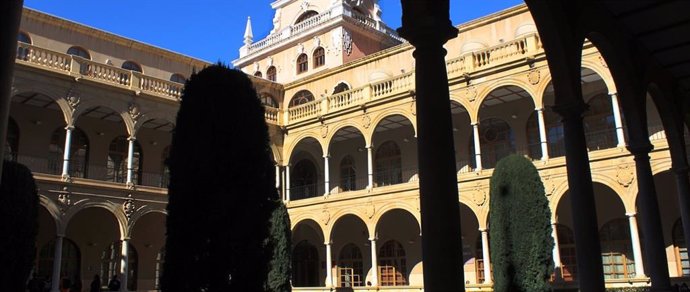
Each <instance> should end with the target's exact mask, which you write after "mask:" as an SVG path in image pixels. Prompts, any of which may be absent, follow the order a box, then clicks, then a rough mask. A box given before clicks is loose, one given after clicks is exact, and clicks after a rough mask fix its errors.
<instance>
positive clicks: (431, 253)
mask: <svg viewBox="0 0 690 292" xmlns="http://www.w3.org/2000/svg"><path fill="white" fill-rule="evenodd" d="M449 10H450V7H449V1H448V0H438V1H424V0H402V11H403V13H402V24H403V26H402V28H400V29H398V32H399V34H400V35H401V36H402V37H403V38H405V39H407V40H409V41H410V43H412V45H413V46H414V47H415V51H414V53H413V56H414V58H415V62H416V74H415V82H416V94H417V96H416V109H417V145H418V149H417V154H418V157H419V192H420V213H421V217H422V218H421V223H422V228H421V230H422V232H423V236H422V260H423V261H424V291H427V292H439V291H443V292H448V291H464V287H465V279H464V274H463V261H462V252H460V251H462V243H461V232H460V204H459V203H458V182H457V176H456V173H455V150H454V147H453V131H452V123H451V113H450V102H448V101H449V100H450V96H449V94H448V75H447V74H446V62H445V59H444V57H445V55H446V50H445V49H444V48H443V44H445V43H446V41H448V40H449V39H452V38H454V37H456V36H457V34H458V30H457V29H456V28H455V27H453V26H452V25H451V23H450V20H449V17H450V15H449ZM449 251H456V252H449Z"/></svg>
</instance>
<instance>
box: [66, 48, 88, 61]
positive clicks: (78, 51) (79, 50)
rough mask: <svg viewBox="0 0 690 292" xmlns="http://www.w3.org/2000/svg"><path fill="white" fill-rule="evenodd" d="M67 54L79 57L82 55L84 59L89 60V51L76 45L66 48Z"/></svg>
mask: <svg viewBox="0 0 690 292" xmlns="http://www.w3.org/2000/svg"><path fill="white" fill-rule="evenodd" d="M67 54H68V55H72V56H79V57H82V58H84V59H87V60H91V54H89V51H87V50H86V49H84V48H82V47H77V46H74V47H71V48H69V49H67Z"/></svg>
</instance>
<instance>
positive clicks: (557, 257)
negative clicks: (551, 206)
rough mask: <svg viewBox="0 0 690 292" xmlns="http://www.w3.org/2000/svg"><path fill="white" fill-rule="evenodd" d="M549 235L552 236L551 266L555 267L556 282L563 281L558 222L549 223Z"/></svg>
mask: <svg viewBox="0 0 690 292" xmlns="http://www.w3.org/2000/svg"><path fill="white" fill-rule="evenodd" d="M551 237H553V252H552V256H553V266H554V269H555V275H556V277H555V278H556V279H555V281H556V282H560V281H563V274H562V268H563V263H562V262H561V249H560V248H561V247H560V245H559V243H558V223H551Z"/></svg>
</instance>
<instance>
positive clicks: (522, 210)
mask: <svg viewBox="0 0 690 292" xmlns="http://www.w3.org/2000/svg"><path fill="white" fill-rule="evenodd" d="M490 184H491V198H490V210H491V211H490V214H489V235H490V237H491V241H490V245H491V249H490V251H491V260H492V263H493V274H494V291H496V292H508V291H510V292H520V291H525V292H541V291H544V292H545V291H550V287H549V282H548V280H549V277H550V274H551V271H553V262H552V258H551V256H552V254H551V253H552V250H553V246H554V243H553V238H552V237H551V224H550V218H551V211H550V209H549V202H548V200H547V199H546V196H545V194H544V185H543V184H542V182H541V178H540V177H539V173H538V172H537V169H536V168H535V167H534V165H533V164H532V162H530V161H529V160H527V159H526V158H524V157H522V156H519V155H510V156H508V157H505V158H503V159H501V161H499V162H498V164H497V165H496V169H495V170H494V173H493V176H492V177H491V183H490Z"/></svg>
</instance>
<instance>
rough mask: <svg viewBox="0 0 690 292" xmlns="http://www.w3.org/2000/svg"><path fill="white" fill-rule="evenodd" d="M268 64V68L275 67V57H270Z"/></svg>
mask: <svg viewBox="0 0 690 292" xmlns="http://www.w3.org/2000/svg"><path fill="white" fill-rule="evenodd" d="M266 63H267V64H268V67H271V66H273V57H268V59H267V61H266Z"/></svg>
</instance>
